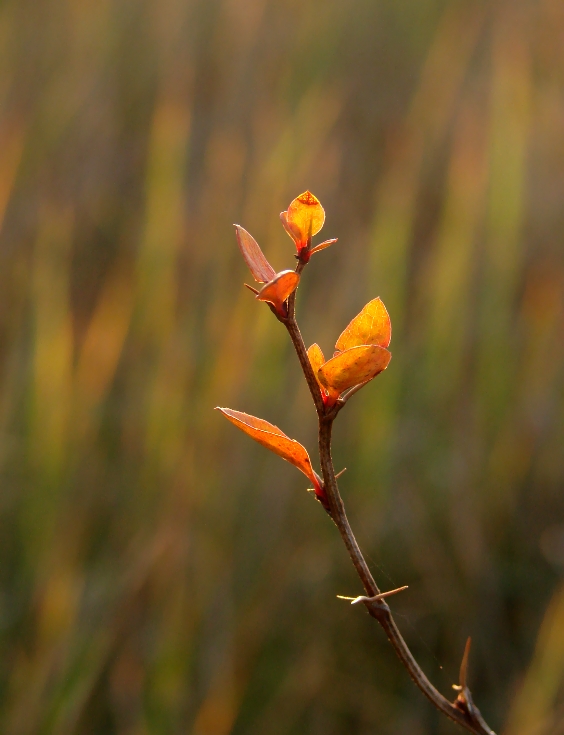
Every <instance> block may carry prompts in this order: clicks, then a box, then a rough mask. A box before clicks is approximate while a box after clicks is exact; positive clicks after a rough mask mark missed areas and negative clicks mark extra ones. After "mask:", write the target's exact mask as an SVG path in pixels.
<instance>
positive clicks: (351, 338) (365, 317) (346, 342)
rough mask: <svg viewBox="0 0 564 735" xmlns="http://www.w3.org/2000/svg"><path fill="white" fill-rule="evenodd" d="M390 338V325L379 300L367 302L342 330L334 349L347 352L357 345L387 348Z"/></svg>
mask: <svg viewBox="0 0 564 735" xmlns="http://www.w3.org/2000/svg"><path fill="white" fill-rule="evenodd" d="M391 338H392V323H391V321H390V317H389V315H388V312H387V311H386V307H385V306H384V304H383V302H382V300H381V299H380V298H376V299H373V300H372V301H369V302H368V303H367V304H366V306H365V307H364V309H363V310H362V311H361V312H360V314H358V315H357V316H355V318H354V319H353V320H352V321H351V323H350V324H349V325H348V327H347V328H346V329H345V330H343V332H342V334H341V336H340V337H339V339H338V340H337V344H336V345H335V348H336V349H337V350H339V351H343V350H348V349H349V348H350V347H357V346H358V345H379V346H380V347H387V346H388V345H389V344H390V340H391Z"/></svg>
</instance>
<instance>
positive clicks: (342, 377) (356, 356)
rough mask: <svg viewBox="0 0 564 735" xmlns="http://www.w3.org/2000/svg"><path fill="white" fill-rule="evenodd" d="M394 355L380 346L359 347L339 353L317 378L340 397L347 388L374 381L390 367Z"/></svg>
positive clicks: (320, 371) (328, 361)
mask: <svg viewBox="0 0 564 735" xmlns="http://www.w3.org/2000/svg"><path fill="white" fill-rule="evenodd" d="M391 358H392V355H391V353H390V352H388V350H386V349H384V348H383V347H380V346H378V345H359V346H358V347H351V348H350V349H348V350H345V351H344V352H339V353H338V354H337V355H335V357H332V358H331V359H330V360H327V362H326V363H325V364H324V365H322V366H321V367H320V368H319V370H318V372H317V376H318V378H319V382H320V383H321V384H322V385H323V386H325V388H327V390H333V391H334V392H336V393H337V394H338V395H340V394H341V393H342V392H343V391H345V390H347V388H352V387H353V386H355V385H359V384H360V383H366V382H367V381H368V380H372V378H374V377H375V376H376V375H378V373H381V372H382V370H385V369H386V368H387V367H388V363H389V362H390V360H391Z"/></svg>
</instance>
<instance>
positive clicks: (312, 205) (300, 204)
mask: <svg viewBox="0 0 564 735" xmlns="http://www.w3.org/2000/svg"><path fill="white" fill-rule="evenodd" d="M283 222H284V220H283ZM324 222H325V210H324V209H323V207H322V206H321V204H320V203H319V199H318V198H317V197H315V196H314V195H313V194H312V193H311V192H310V191H304V193H303V194H300V196H299V197H296V198H295V199H294V201H293V202H291V203H290V206H289V207H288V211H287V212H286V223H287V225H288V227H289V229H290V233H293V235H292V236H293V237H294V239H295V240H296V243H302V244H305V243H306V242H307V240H308V239H309V238H310V237H313V235H317V233H318V232H319V230H320V229H321V228H322V227H323V223H324Z"/></svg>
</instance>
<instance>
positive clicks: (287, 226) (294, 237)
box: [280, 212, 300, 242]
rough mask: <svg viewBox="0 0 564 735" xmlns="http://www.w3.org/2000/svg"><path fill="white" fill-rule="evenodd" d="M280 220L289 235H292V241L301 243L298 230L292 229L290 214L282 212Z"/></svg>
mask: <svg viewBox="0 0 564 735" xmlns="http://www.w3.org/2000/svg"><path fill="white" fill-rule="evenodd" d="M280 220H281V222H282V226H283V227H284V229H285V230H286V232H287V233H288V235H290V237H291V238H292V240H293V241H294V242H297V241H299V239H300V233H299V231H298V230H294V229H292V227H291V225H290V223H289V222H288V212H280Z"/></svg>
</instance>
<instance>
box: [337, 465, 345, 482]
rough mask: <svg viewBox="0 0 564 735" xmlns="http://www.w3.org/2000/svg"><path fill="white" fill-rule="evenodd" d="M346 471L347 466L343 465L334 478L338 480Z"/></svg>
mask: <svg viewBox="0 0 564 735" xmlns="http://www.w3.org/2000/svg"><path fill="white" fill-rule="evenodd" d="M346 471H347V468H346V467H343V469H342V470H341V471H340V472H337V474H336V475H335V480H338V479H339V477H340V476H341V475H342V474H343V472H346Z"/></svg>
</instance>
